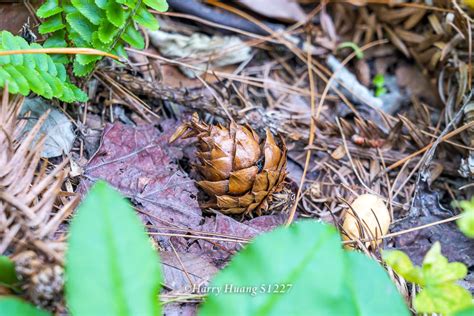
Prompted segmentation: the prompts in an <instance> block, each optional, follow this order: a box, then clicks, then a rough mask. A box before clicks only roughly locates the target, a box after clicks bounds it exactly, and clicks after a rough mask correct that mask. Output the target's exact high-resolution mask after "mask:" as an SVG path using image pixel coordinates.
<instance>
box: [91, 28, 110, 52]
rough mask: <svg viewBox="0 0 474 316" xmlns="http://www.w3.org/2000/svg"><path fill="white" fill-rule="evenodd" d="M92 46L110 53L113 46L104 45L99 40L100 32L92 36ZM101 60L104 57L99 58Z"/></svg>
mask: <svg viewBox="0 0 474 316" xmlns="http://www.w3.org/2000/svg"><path fill="white" fill-rule="evenodd" d="M92 46H93V47H94V48H95V49H99V50H102V51H107V52H108V51H110V46H111V44H104V43H102V42H101V40H100V39H99V31H95V32H94V34H92ZM99 59H102V57H101V58H99Z"/></svg>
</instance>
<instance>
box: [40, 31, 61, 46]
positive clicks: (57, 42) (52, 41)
mask: <svg viewBox="0 0 474 316" xmlns="http://www.w3.org/2000/svg"><path fill="white" fill-rule="evenodd" d="M43 47H67V42H66V33H65V32H64V30H61V31H58V32H55V33H54V34H52V35H50V36H49V37H48V38H47V39H46V41H44V43H43Z"/></svg>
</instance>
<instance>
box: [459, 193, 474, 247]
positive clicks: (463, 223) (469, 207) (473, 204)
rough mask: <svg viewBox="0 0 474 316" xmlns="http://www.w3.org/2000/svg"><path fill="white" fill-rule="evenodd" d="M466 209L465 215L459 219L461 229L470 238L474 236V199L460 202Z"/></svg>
mask: <svg viewBox="0 0 474 316" xmlns="http://www.w3.org/2000/svg"><path fill="white" fill-rule="evenodd" d="M459 204H460V206H461V207H462V208H463V209H464V212H463V217H461V218H460V219H458V221H457V222H458V226H459V229H460V230H461V231H462V232H463V233H464V234H465V235H466V236H467V237H469V238H474V199H472V200H471V201H462V202H461V203H459Z"/></svg>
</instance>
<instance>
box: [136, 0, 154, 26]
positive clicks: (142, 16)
mask: <svg viewBox="0 0 474 316" xmlns="http://www.w3.org/2000/svg"><path fill="white" fill-rule="evenodd" d="M133 20H134V21H135V22H137V23H138V24H140V25H141V26H144V27H146V28H148V29H150V30H153V31H154V30H157V29H158V21H157V20H156V17H155V16H154V15H153V14H151V13H150V12H148V10H147V9H146V8H145V6H143V5H141V6H140V8H139V9H138V10H137V13H136V14H135V15H134V16H133Z"/></svg>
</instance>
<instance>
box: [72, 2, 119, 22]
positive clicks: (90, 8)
mask: <svg viewBox="0 0 474 316" xmlns="http://www.w3.org/2000/svg"><path fill="white" fill-rule="evenodd" d="M111 2H112V1H111ZM71 3H72V5H73V6H74V7H75V8H76V9H77V10H78V11H79V12H80V13H81V14H82V15H83V16H85V17H86V18H87V19H88V20H89V21H90V22H91V23H92V24H94V25H99V24H100V22H101V20H102V19H103V16H104V12H103V11H102V9H100V8H99V7H98V6H97V5H96V3H95V1H94V0H71Z"/></svg>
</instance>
